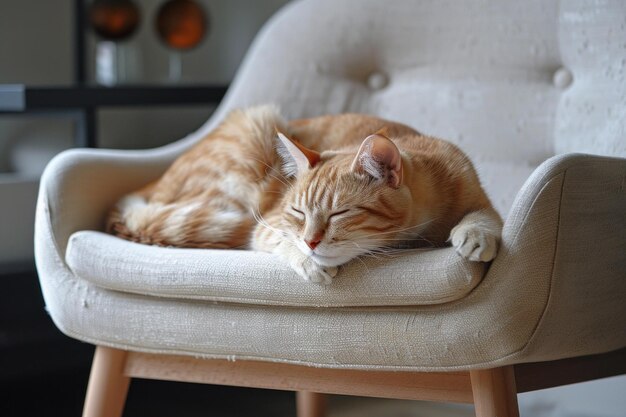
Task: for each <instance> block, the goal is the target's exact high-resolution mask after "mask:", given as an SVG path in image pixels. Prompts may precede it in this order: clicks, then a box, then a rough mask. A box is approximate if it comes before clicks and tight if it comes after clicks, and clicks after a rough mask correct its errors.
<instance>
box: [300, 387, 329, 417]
mask: <svg viewBox="0 0 626 417" xmlns="http://www.w3.org/2000/svg"><path fill="white" fill-rule="evenodd" d="M296 409H297V416H298V417H324V416H326V395H325V394H319V393H317V392H310V391H297V392H296Z"/></svg>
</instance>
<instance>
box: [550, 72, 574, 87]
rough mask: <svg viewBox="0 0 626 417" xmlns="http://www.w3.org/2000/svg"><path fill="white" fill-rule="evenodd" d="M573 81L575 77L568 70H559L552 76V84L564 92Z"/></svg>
mask: <svg viewBox="0 0 626 417" xmlns="http://www.w3.org/2000/svg"><path fill="white" fill-rule="evenodd" d="M573 81H574V76H573V75H572V72H571V71H570V70H568V69H567V68H559V69H558V70H556V72H555V73H554V75H553V76H552V82H553V83H554V86H555V87H557V88H560V89H562V90H564V89H566V88H567V87H569V86H570V85H571V84H572V82H573Z"/></svg>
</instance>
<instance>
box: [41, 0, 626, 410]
mask: <svg viewBox="0 0 626 417" xmlns="http://www.w3.org/2000/svg"><path fill="white" fill-rule="evenodd" d="M624 16H626V4H625V3H624V2H623V1H621V0H608V1H606V2H602V3H593V5H590V4H589V3H587V2H583V1H576V0H572V1H565V0H564V1H545V0H533V1H529V2H518V1H515V0H508V1H483V0H481V1H478V0H476V1H473V0H471V1H466V2H453V3H441V2H439V1H435V0H421V1H413V0H397V1H394V2H382V1H376V0H367V1H365V0H343V1H335V0H307V1H298V2H294V3H292V4H290V5H288V6H287V7H285V8H284V9H283V10H282V11H281V12H279V13H278V14H277V15H276V16H275V17H274V18H273V19H272V20H271V21H270V22H269V23H268V24H267V25H266V27H265V28H264V29H263V30H262V31H261V33H260V34H259V35H258V37H257V39H256V41H255V42H254V44H253V46H252V47H251V49H250V51H249V53H248V55H247V57H246V59H245V61H244V63H243V64H242V66H241V69H240V71H239V72H238V74H237V76H236V78H235V80H234V82H233V84H232V87H231V88H230V90H229V92H228V94H227V96H226V98H225V99H224V101H223V102H222V104H221V105H220V107H219V109H218V110H217V111H216V113H215V114H214V116H213V117H211V119H210V120H209V121H208V122H207V123H206V125H205V126H203V127H202V128H201V129H200V130H198V131H197V132H195V133H193V134H191V135H190V136H189V137H187V138H184V139H182V140H180V141H178V142H176V143H174V144H172V145H170V146H166V147H163V148H159V149H153V150H148V151H112V150H72V151H67V152H64V153H62V154H61V155H59V156H57V157H56V158H55V159H54V160H53V161H52V162H51V163H50V164H49V166H48V167H47V169H46V171H45V173H44V175H43V178H42V182H41V191H40V196H39V202H38V208H37V219H36V236H35V243H36V259H37V267H38V270H39V273H40V278H41V286H42V290H43V294H44V297H45V301H46V304H47V308H48V310H49V312H50V315H51V316H52V318H53V320H54V322H55V323H56V325H57V326H58V327H59V329H61V331H63V332H64V333H65V334H67V335H69V336H71V337H73V338H76V339H79V340H82V341H86V342H89V343H93V344H95V345H97V346H98V348H97V350H96V355H95V359H94V365H93V369H92V375H91V380H90V383H89V389H88V394H87V400H86V404H85V415H86V416H117V415H119V414H121V411H122V409H123V405H124V399H125V396H126V390H127V388H128V383H129V381H130V378H132V377H144V378H161V379H172V380H181V381H194V382H204V383H216V384H233V385H242V386H256V387H268V388H278V389H288V390H294V391H298V392H299V394H298V407H299V413H300V415H301V416H313V415H321V413H322V409H321V406H320V404H321V399H322V395H321V394H319V393H343V394H355V395H369V396H380V397H393V398H413V399H429V400H442V401H458V402H474V403H475V405H476V411H477V414H478V415H479V416H495V415H497V416H514V415H516V414H517V413H518V411H517V403H516V393H517V392H523V391H528V390H533V389H539V388H544V387H548V386H554V385H558V384H563V383H568V382H574V381H578V380H585V379H590V378H595V377H602V376H607V375H610V374H616V373H620V372H623V371H624V362H625V360H624V358H625V357H626V355H625V354H624V350H623V348H624V347H626V302H624V300H625V298H626V159H624V157H626V78H625V75H626V49H624V39H626V27H625V25H624ZM266 102H274V103H277V104H278V105H280V106H281V107H282V108H283V110H284V112H285V113H286V116H287V117H289V118H296V117H307V116H314V115H319V114H325V113H338V112H347V111H351V112H365V113H372V114H376V115H379V116H381V117H385V118H389V119H393V120H397V121H400V122H404V123H406V124H409V125H411V126H414V127H416V128H417V129H419V130H421V131H424V132H427V133H429V134H433V135H438V136H441V137H444V138H447V139H449V140H451V141H453V142H456V143H458V144H459V145H460V146H461V147H462V148H463V149H464V150H465V151H466V152H467V153H468V154H469V155H470V156H471V157H472V158H473V160H474V161H475V163H476V165H477V168H478V170H479V173H480V175H481V178H482V181H483V183H484V185H485V187H486V189H487V191H488V192H489V194H490V196H491V197H492V199H493V201H494V203H495V205H496V207H497V208H498V209H499V210H500V212H501V213H502V214H503V216H504V217H505V219H506V221H505V226H504V231H503V241H502V247H501V250H500V253H499V254H498V256H497V258H496V259H495V260H494V261H493V262H492V263H491V265H484V264H480V263H471V262H466V261H464V260H462V259H461V258H460V257H458V256H456V254H455V253H454V251H453V250H452V249H449V248H448V249H446V248H443V249H436V250H431V251H427V252H413V251H408V252H406V253H404V254H402V255H399V256H396V257H394V258H390V259H363V260H362V262H359V261H357V262H352V263H351V264H348V265H345V266H344V267H342V269H341V271H340V273H339V275H338V276H337V278H336V279H335V281H334V283H333V284H332V285H331V286H328V287H324V286H317V285H313V284H310V283H308V282H305V281H302V280H301V279H299V278H298V277H297V276H296V275H295V273H294V272H292V271H291V270H290V269H289V268H288V266H287V265H285V264H283V263H282V262H281V261H280V260H279V259H278V258H276V257H275V256H273V255H270V254H265V253H255V252H251V251H242V250H189V249H174V248H157V247H150V246H144V245H139V244H135V243H131V242H127V241H124V240H120V239H117V238H115V237H112V236H109V235H106V234H104V233H102V232H100V231H101V230H102V226H103V219H104V216H105V213H106V211H107V210H108V208H109V207H110V206H111V205H112V204H113V203H114V202H115V201H116V200H117V199H118V198H119V197H120V196H122V195H123V194H124V193H127V192H129V191H131V190H134V189H136V188H138V187H140V186H142V185H144V184H146V183H147V182H149V181H151V180H154V179H155V178H157V177H158V176H159V175H160V174H161V173H162V172H163V171H164V170H165V169H166V168H167V167H168V165H169V164H170V163H171V162H172V161H173V160H174V159H175V158H176V157H177V156H178V155H180V154H181V152H184V151H185V150H186V149H188V148H189V147H190V146H191V145H193V144H194V143H195V142H196V141H197V140H198V139H199V138H201V137H202V136H203V135H204V134H205V133H206V132H208V131H209V130H211V129H212V128H213V127H214V126H215V125H216V123H217V122H219V121H220V119H222V118H223V116H224V115H225V113H226V112H227V111H229V110H230V109H233V108H236V107H243V106H249V105H254V104H259V103H266ZM572 152H585V153H593V154H596V155H595V156H592V155H589V154H582V153H572ZM597 154H603V155H604V156H598V155H597ZM588 355H593V356H588ZM600 363H602V364H605V365H606V364H612V365H611V366H604V367H602V366H598V364H600Z"/></svg>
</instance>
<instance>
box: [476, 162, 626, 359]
mask: <svg viewBox="0 0 626 417" xmlns="http://www.w3.org/2000/svg"><path fill="white" fill-rule="evenodd" d="M490 275H491V276H494V275H495V276H497V277H498V278H499V279H506V280H526V281H527V282H529V283H528V285H527V286H526V288H527V291H528V293H527V294H511V296H512V297H524V296H527V297H529V298H533V297H534V298H543V300H542V302H543V303H544V306H543V312H542V314H541V315H540V317H539V320H538V322H537V324H536V327H535V329H534V332H533V334H532V336H531V337H530V339H529V340H528V342H527V344H526V345H525V347H524V349H523V350H524V353H523V356H526V355H530V356H532V357H533V359H534V360H542V358H545V359H551V358H553V357H555V356H558V357H567V356H576V355H579V354H591V353H600V352H605V351H608V350H612V349H617V348H620V347H623V346H626V332H624V329H625V328H626V303H624V299H626V159H623V158H609V157H600V156H592V155H583V154H566V155H560V156H557V157H554V158H551V159H549V160H548V161H546V162H545V163H544V164H542V165H541V166H540V167H539V168H537V170H536V171H535V172H534V173H533V175H532V176H531V177H530V178H529V179H528V181H527V182H526V184H525V185H524V187H522V189H521V190H520V192H519V194H518V196H517V199H516V201H515V203H514V205H513V210H512V211H511V214H510V215H509V217H508V218H507V220H506V222H505V225H504V229H503V237H502V250H501V252H500V254H499V255H498V257H497V258H496V260H495V261H494V263H493V264H492V268H491V269H490V271H489V273H488V277H489V276H490ZM546 285H547V287H546ZM544 289H546V291H545V292H544ZM533 291H537V292H539V293H541V294H542V296H541V297H535V295H534V294H533Z"/></svg>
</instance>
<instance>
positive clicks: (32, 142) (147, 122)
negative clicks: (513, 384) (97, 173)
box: [0, 0, 626, 417]
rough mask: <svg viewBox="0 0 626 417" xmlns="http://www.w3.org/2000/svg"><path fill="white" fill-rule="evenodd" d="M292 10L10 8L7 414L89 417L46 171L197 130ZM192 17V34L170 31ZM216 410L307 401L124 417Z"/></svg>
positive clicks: (617, 393) (188, 406)
mask: <svg viewBox="0 0 626 417" xmlns="http://www.w3.org/2000/svg"><path fill="white" fill-rule="evenodd" d="M287 2H288V0H264V1H258V0H197V1H194V2H189V1H182V2H181V1H179V0H169V1H165V0H132V1H130V0H94V1H89V0H80V1H76V0H73V1H68V0H46V1H41V0H20V1H10V0H0V92H4V93H5V94H4V96H2V97H5V98H0V286H1V288H0V312H1V313H0V392H2V396H3V398H2V401H0V416H27V415H42V414H44V413H45V414H46V415H49V416H79V415H80V413H81V409H82V401H83V398H84V393H85V388H86V382H87V377H88V372H89V366H90V361H91V356H92V354H93V348H92V347H91V346H90V345H87V344H83V343H80V342H78V341H75V340H72V339H69V338H67V337H65V336H63V335H62V334H61V333H60V332H59V331H58V330H57V329H56V328H55V327H54V325H53V324H52V322H51V321H50V319H49V317H48V316H47V314H46V312H45V309H44V302H43V299H42V297H41V293H40V290H39V284H38V280H37V276H36V273H35V268H34V261H33V243H32V241H33V219H34V211H35V201H36V195H37V189H38V181H39V176H40V175H41V172H42V171H43V169H44V167H45V165H46V163H47V162H48V161H49V160H50V158H52V157H53V156H54V155H55V154H57V153H58V152H60V151H62V150H63V149H67V148H71V147H75V146H98V147H105V148H123V149H137V148H150V147H156V146H161V145H164V144H167V143H170V142H173V141H175V140H178V139H180V138H182V137H184V136H185V135H187V134H189V133H191V132H193V131H194V130H195V129H197V128H198V127H200V125H202V123H204V122H205V121H206V120H207V119H208V118H209V117H210V115H211V114H212V112H213V110H214V109H215V107H216V106H217V105H218V104H219V101H220V99H221V97H222V96H223V94H224V92H225V90H226V89H227V87H228V85H229V83H230V81H231V80H232V78H233V77H234V75H235V72H236V70H237V68H238V66H239V64H240V62H241V60H242V59H243V57H244V55H245V52H246V50H247V49H248V47H249V46H250V44H251V42H252V41H253V39H254V36H255V34H256V33H257V31H258V30H259V29H260V28H261V26H262V25H263V23H264V22H265V21H266V20H267V19H269V18H270V17H271V16H272V14H273V13H274V12H275V11H276V10H278V9H279V8H280V7H281V6H283V5H284V4H285V3H287ZM182 3H185V4H186V5H184V4H182ZM188 3H193V5H194V6H193V7H191V8H190V6H189V4H188ZM181 14H182V16H184V17H183V18H184V19H187V21H188V26H189V27H191V28H192V29H191V30H190V31H186V32H184V33H178V32H177V31H176V29H175V26H172V20H175V19H176V18H177V16H178V18H180V16H181ZM7 92H8V94H6V93H7ZM21 92H25V94H26V97H30V98H32V100H29V103H30V102H32V103H34V105H33V106H32V107H31V106H30V105H29V106H24V103H20V101H19V96H20V94H21ZM13 93H14V94H13ZM6 97H8V98H6ZM15 97H18V98H16V99H14V98H15ZM161 393H167V395H160V394H161ZM624 394H626V378H624V377H617V378H610V379H606V380H601V381H595V382H590V383H585V384H577V385H573V386H568V387H562V388H557V389H551V390H545V391H542V392H538V393H528V394H522V395H521V396H520V406H521V410H522V415H523V416H539V417H541V416H550V417H557V416H558V417H570V416H571V417H583V416H590V417H591V416H597V417H620V416H626V395H624ZM25 395H26V396H27V398H30V400H28V401H26V400H23V399H22V398H24V396H25ZM208 410H210V414H211V415H216V416H217V415H223V416H239V415H254V416H278V417H280V416H291V415H295V404H294V402H293V394H292V393H287V392H278V391H262V390H253V389H242V388H228V387H214V386H199V385H191V384H177V383H167V382H154V381H133V384H132V385H131V390H130V394H129V399H128V403H127V408H126V413H125V416H140V415H141V416H166V415H172V414H173V413H176V415H180V416H200V415H208V414H209V411H208ZM330 411H331V413H330V415H331V416H337V417H338V416H364V417H368V416H397V417H400V416H402V417H403V416H430V415H437V416H469V415H473V411H472V409H471V408H470V407H466V406H455V405H436V404H429V403H417V402H407V401H391V400H377V399H360V398H349V397H333V399H332V402H331V408H330Z"/></svg>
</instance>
